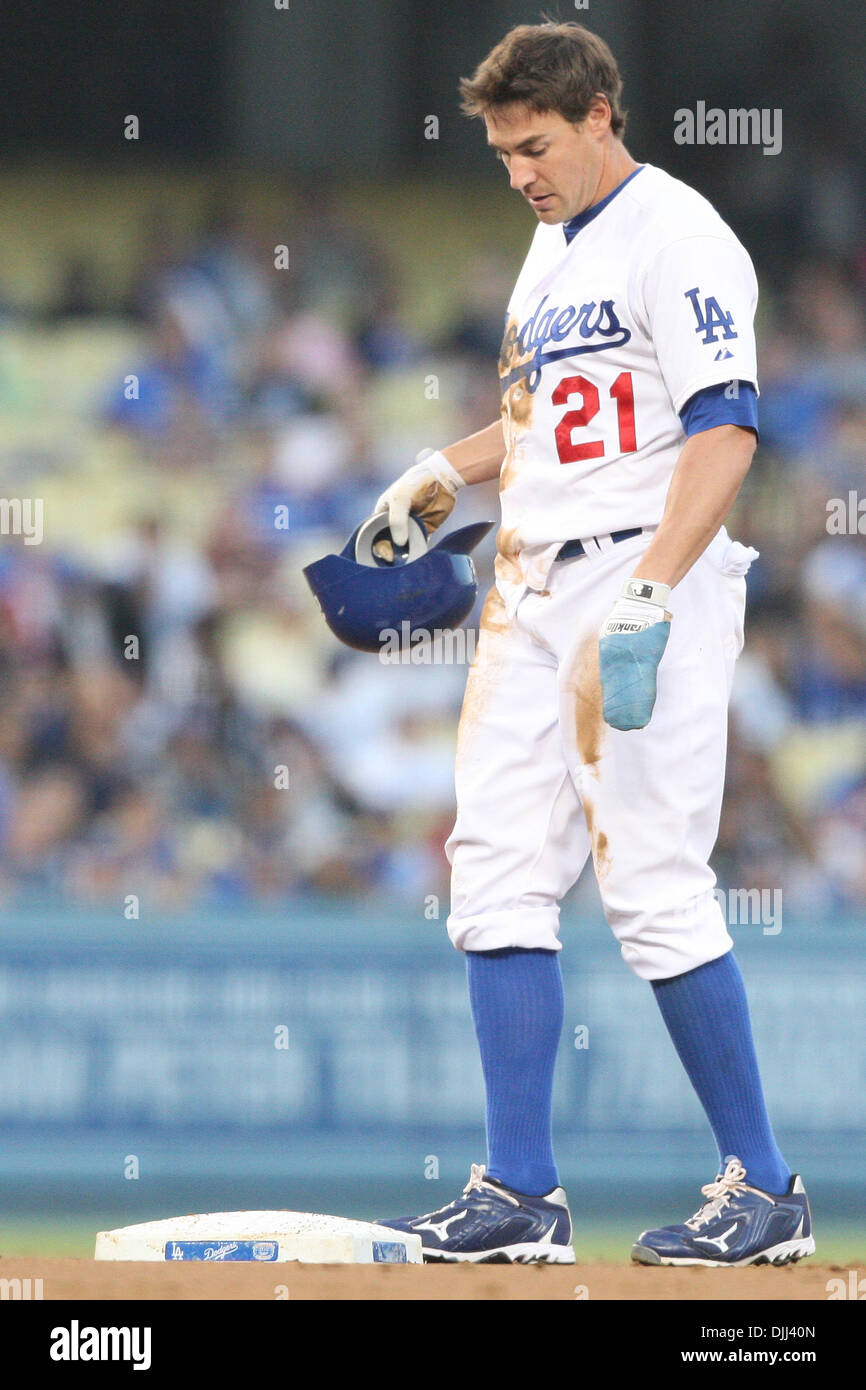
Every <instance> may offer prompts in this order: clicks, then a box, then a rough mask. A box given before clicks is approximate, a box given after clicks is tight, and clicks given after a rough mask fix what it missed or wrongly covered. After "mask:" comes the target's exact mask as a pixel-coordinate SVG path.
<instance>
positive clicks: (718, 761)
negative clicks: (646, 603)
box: [446, 528, 756, 980]
mask: <svg viewBox="0 0 866 1390" xmlns="http://www.w3.org/2000/svg"><path fill="white" fill-rule="evenodd" d="M602 544H603V545H604V546H605V548H603V549H600V548H599V547H594V550H595V553H592V554H589V555H587V556H582V557H580V558H578V559H574V560H565V561H557V562H556V563H555V564H554V566H553V569H552V571H551V574H550V578H549V581H548V583H549V589H548V590H547V591H546V592H545V593H543V594H541V593H537V592H535V591H532V590H527V592H526V593H525V594H524V595H523V597H522V598H521V600H520V602H519V604H518V606H517V609H516V612H515V614H514V617H513V618H512V619H511V620H509V619H508V618H507V617H506V615H505V609H504V605H503V602H502V599H501V597H500V595H499V592H498V590H497V589H496V588H495V587H494V588H493V589H492V590H491V591H490V594H489V595H488V598H487V602H486V604H485V608H484V615H483V618H482V625H481V634H480V638H479V643H478V648H477V651H476V655H475V660H474V662H473V664H472V668H471V670H470V673H469V679H468V682H467V687H466V695H465V698H464V702H463V711H462V714H461V717H460V728H459V734H458V747H457V765H456V788H457V820H456V823H455V826H454V830H453V831H452V834H451V836H450V838H449V840H448V843H447V845H446V854H447V855H448V859H449V861H450V863H451V866H452V899H451V914H450V917H449V919H448V934H449V936H450V938H451V940H452V942H453V943H454V945H455V946H456V947H457V948H458V949H459V950H463V951H486V950H494V949H496V948H498V947H504V946H520V947H526V948H542V949H546V950H552V951H557V950H559V949H560V948H561V944H560V942H559V939H558V933H559V900H560V899H561V898H562V897H563V895H564V894H565V893H566V892H567V891H568V889H569V888H570V887H571V886H572V884H574V883H575V881H576V880H577V878H578V876H579V875H580V873H581V870H582V869H583V867H584V864H585V863H586V860H587V857H588V855H589V854H592V859H593V865H594V868H595V873H596V878H597V880H598V885H599V890H600V893H601V899H602V903H603V906H604V911H605V916H606V918H607V921H608V924H609V925H610V927H611V929H612V931H613V933H614V935H615V936H616V938H617V940H618V941H619V943H620V947H621V950H622V955H623V958H624V960H625V961H626V963H627V964H628V965H629V966H631V968H632V969H633V970H634V971H635V973H636V974H637V975H639V976H640V977H641V978H642V979H645V980H659V979H667V978H669V977H671V976H673V975H680V974H682V973H683V972H684V971H687V970H692V969H694V968H695V967H696V966H698V965H702V964H704V963H705V962H707V961H710V960H714V959H715V958H716V957H717V956H721V955H724V953H725V952H726V951H728V950H729V949H730V947H731V945H732V942H731V938H730V936H729V935H728V932H727V929H726V926H725V922H724V917H723V914H722V912H721V909H720V907H719V904H718V902H717V901H716V899H715V897H714V895H713V888H714V886H715V882H716V879H715V875H714V873H713V872H712V870H711V869H710V868H709V865H708V862H707V861H708V859H709V856H710V854H711V852H712V849H713V845H714V843H715V840H716V835H717V834H718V826H719V815H720V811H721V802H722V792H723V785H724V771H725V753H726V738H727V711H728V700H729V696H730V689H731V682H732V679H733V672H734V664H735V661H736V659H737V657H738V655H739V653H740V651H741V649H742V645H743V617H744V611H745V601H746V581H745V578H744V575H745V573H746V571H747V569H748V567H749V564H750V562H751V558H752V557H753V556H754V555H755V553H756V552H754V551H749V550H747V549H746V548H745V547H744V546H741V545H740V544H739V543H738V542H736V541H731V540H730V538H729V536H728V534H727V531H725V530H724V528H723V529H722V530H721V531H720V532H719V534H718V535H717V536H716V537H715V539H714V540H713V541H712V542H711V544H710V545H709V547H708V548H707V550H706V551H705V552H704V554H703V555H702V556H701V557H700V558H699V559H698V560H697V562H696V563H695V564H694V565H693V567H692V569H691V570H690V571H689V573H688V574H687V575H686V576H685V578H684V579H683V580H682V581H681V582H680V583H679V584H678V585H677V587H676V588H675V589H674V591H673V593H672V595H671V603H670V608H671V611H672V613H673V621H672V623H671V633H670V639H669V641H668V645H667V649H666V651H665V654H664V656H663V657H662V660H661V663H660V666H659V672H658V698H657V700H656V705H655V709H654V711H653V715H652V719H651V720H650V722H649V724H648V725H647V727H646V728H644V729H637V730H631V731H629V732H621V731H619V730H616V729H611V728H610V727H609V726H608V725H607V724H605V723H604V721H603V719H602V712H601V691H600V684H599V676H598V630H599V628H600V626H601V624H602V622H603V621H604V619H605V618H606V617H607V615H608V612H609V611H610V608H611V607H612V605H613V603H614V601H615V599H616V598H617V596H618V593H619V590H620V587H621V585H622V584H623V582H624V581H625V580H626V579H627V578H628V577H629V576H630V575H631V573H632V571H633V570H634V568H635V565H636V562H637V559H638V557H639V556H640V555H641V554H642V553H643V551H644V550H645V549H646V546H647V538H646V536H638V537H634V538H632V539H630V540H626V541H621V542H620V543H619V544H617V545H615V544H613V543H612V542H611V541H610V540H609V538H608V539H607V541H606V542H603V543H602Z"/></svg>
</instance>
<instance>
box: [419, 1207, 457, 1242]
mask: <svg viewBox="0 0 866 1390" xmlns="http://www.w3.org/2000/svg"><path fill="white" fill-rule="evenodd" d="M468 1211H469V1208H468V1207H464V1208H463V1210H462V1211H458V1212H455V1214H454V1216H446V1218H445V1220H444V1221H416V1222H415V1224H414V1226H413V1230H415V1231H432V1232H433V1234H434V1236H435V1237H436V1239H437V1240H442V1241H445V1240H447V1239H448V1227H449V1226H450V1225H452V1223H453V1222H455V1221H461V1220H462V1219H463V1217H464V1216H466V1214H467V1213H468Z"/></svg>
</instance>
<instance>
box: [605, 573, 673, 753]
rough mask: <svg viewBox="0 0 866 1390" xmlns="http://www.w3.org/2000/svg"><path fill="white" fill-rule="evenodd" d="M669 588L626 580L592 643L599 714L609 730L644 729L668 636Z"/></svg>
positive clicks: (669, 624)
mask: <svg viewBox="0 0 866 1390" xmlns="http://www.w3.org/2000/svg"><path fill="white" fill-rule="evenodd" d="M670 595H671V590H670V585H669V584H654V583H653V582H652V581H651V580H649V579H627V580H626V582H625V584H624V585H623V587H622V590H621V593H620V596H619V598H618V599H617V601H616V603H615V604H614V605H613V608H612V609H611V611H610V613H609V615H608V617H607V620H606V621H605V622H604V623H603V624H602V629H601V635H600V637H599V642H598V661H599V672H600V675H601V693H602V712H603V715H604V720H605V723H606V724H609V725H610V726H611V728H613V729H644V728H646V726H647V724H648V723H649V721H650V718H651V717H652V712H653V706H654V705H655V702H656V675H657V671H658V665H659V662H660V661H661V659H662V657H663V656H664V651H665V647H666V646H667V643H668V637H669V635H670V630H671V615H670V613H669V612H668V610H667V605H668V600H669V598H670Z"/></svg>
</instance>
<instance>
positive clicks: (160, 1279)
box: [0, 1256, 847, 1302]
mask: <svg viewBox="0 0 866 1390" xmlns="http://www.w3.org/2000/svg"><path fill="white" fill-rule="evenodd" d="M839 1278H841V1279H846V1278H847V1270H846V1269H843V1268H842V1267H841V1266H837V1265H826V1264H825V1265H817V1264H801V1265H787V1266H785V1267H784V1268H782V1269H773V1268H771V1267H769V1266H762V1267H760V1268H754V1269H659V1268H653V1269H648V1268H646V1267H642V1266H639V1265H633V1264H622V1265H619V1264H591V1265H581V1264H577V1265H570V1266H566V1267H563V1266H559V1267H551V1268H545V1267H544V1266H540V1265H533V1266H529V1267H523V1268H520V1267H513V1266H506V1265H444V1266H437V1265H402V1266H401V1265H298V1264H268V1265H247V1264H243V1265H239V1264H199V1263H190V1264H184V1265H182V1266H181V1265H178V1264H164V1263H158V1262H153V1263H138V1262H132V1261H130V1262H126V1261H123V1262H121V1261H117V1262H114V1261H111V1262H108V1261H99V1262H97V1261H95V1260H76V1259H51V1258H48V1259H46V1258H42V1257H41V1256H29V1257H23V1256H22V1257H18V1258H10V1259H0V1280H11V1279H22V1280H23V1279H30V1280H31V1281H33V1280H37V1279H40V1280H41V1281H42V1283H41V1286H40V1285H34V1284H32V1283H31V1289H36V1288H41V1293H42V1297H43V1299H45V1300H53V1299H71V1300H76V1299H99V1300H102V1299H143V1300H152V1299H172V1300H177V1299H205V1300H211V1299H232V1300H236V1299H256V1300H275V1299H279V1298H283V1299H285V1298H289V1299H302V1300H304V1299H306V1300H317V1301H318V1300H321V1301H331V1300H338V1301H339V1300H347V1299H361V1300H365V1301H367V1300H386V1301H391V1300H395V1301H396V1300H424V1301H426V1300H437V1301H438V1300H460V1301H464V1302H465V1301H466V1300H480V1301H499V1300H508V1299H516V1300H526V1299H533V1300H534V1299H550V1300H569V1301H574V1300H575V1299H585V1298H588V1299H590V1300H593V1299H595V1300H599V1299H625V1300H629V1299H637V1300H645V1299H658V1300H661V1301H675V1302H678V1301H682V1300H704V1299H725V1300H729V1299H730V1300H745V1301H748V1302H753V1301H760V1300H764V1299H785V1300H788V1299H790V1300H792V1301H793V1300H812V1299H816V1300H826V1299H827V1297H828V1288H827V1284H828V1281H829V1280H831V1279H839ZM10 1287H14V1286H9V1285H5V1284H4V1285H3V1289H4V1294H5V1297H9V1296H10V1293H9V1292H6V1291H7V1290H9V1289H10Z"/></svg>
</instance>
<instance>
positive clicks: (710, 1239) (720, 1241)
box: [695, 1221, 740, 1255]
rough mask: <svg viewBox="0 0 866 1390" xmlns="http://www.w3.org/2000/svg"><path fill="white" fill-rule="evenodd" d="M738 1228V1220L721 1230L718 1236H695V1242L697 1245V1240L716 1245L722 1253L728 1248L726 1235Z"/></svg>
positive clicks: (702, 1243) (703, 1243) (704, 1243)
mask: <svg viewBox="0 0 866 1390" xmlns="http://www.w3.org/2000/svg"><path fill="white" fill-rule="evenodd" d="M739 1229H740V1225H739V1222H738V1221H735V1222H734V1224H733V1225H732V1226H729V1227H728V1229H727V1230H726V1231H723V1232H722V1234H721V1235H720V1236H695V1244H696V1245H697V1244H698V1242H700V1244H701V1245H717V1246H718V1247H719V1254H721V1255H724V1254H726V1253H727V1250H728V1236H729V1235H730V1234H731V1232H732V1231H738V1230H739Z"/></svg>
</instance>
